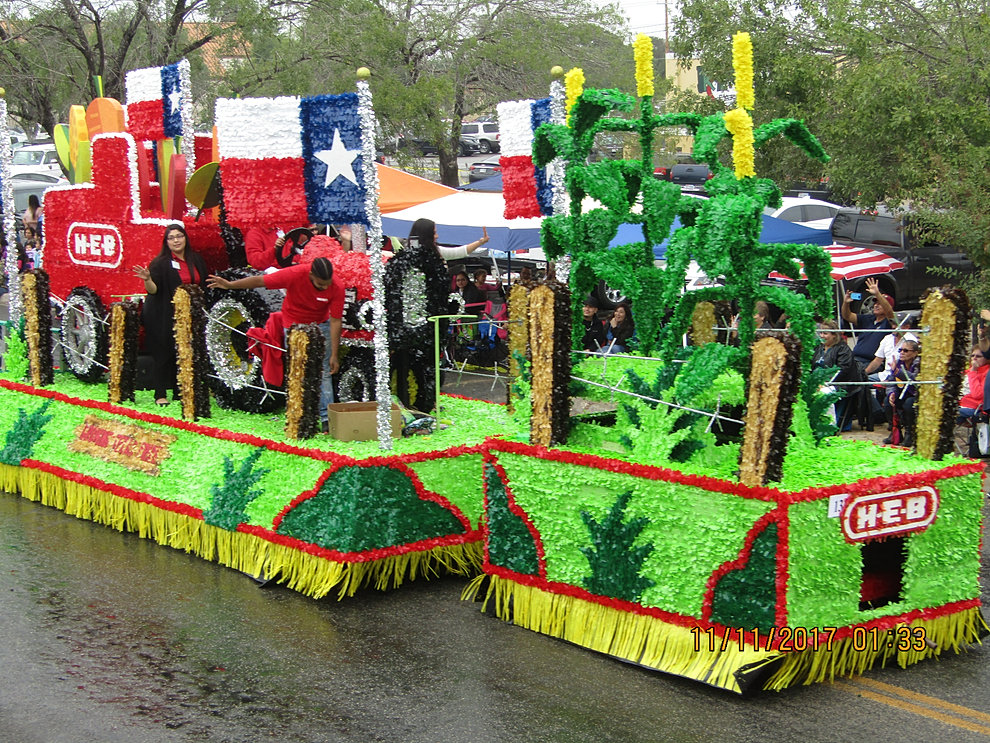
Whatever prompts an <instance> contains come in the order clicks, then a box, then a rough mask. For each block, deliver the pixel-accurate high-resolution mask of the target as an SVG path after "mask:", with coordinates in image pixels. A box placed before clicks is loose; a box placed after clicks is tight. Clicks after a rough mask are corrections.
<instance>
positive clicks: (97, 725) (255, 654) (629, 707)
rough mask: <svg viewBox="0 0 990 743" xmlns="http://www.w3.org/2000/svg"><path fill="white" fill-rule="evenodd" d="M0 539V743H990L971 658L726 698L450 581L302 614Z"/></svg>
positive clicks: (5, 529) (234, 580)
mask: <svg viewBox="0 0 990 743" xmlns="http://www.w3.org/2000/svg"><path fill="white" fill-rule="evenodd" d="M451 381H453V380H451ZM488 385H490V382H488V381H486V380H475V381H474V382H473V383H470V384H469V383H468V382H467V379H466V378H465V379H464V380H462V383H461V387H460V389H459V391H461V392H467V393H471V392H481V391H483V390H484V388H486V387H487V386H488ZM471 387H473V388H474V389H471ZM496 394H497V393H496ZM0 524H2V527H0V576H2V578H3V579H2V581H0V672H2V673H0V743H118V742H120V743H157V742H158V741H175V742H177V743H186V742H189V741H210V742H211V743H212V742H216V743H255V742H256V741H267V740H271V741H281V742H285V743H297V742H298V743H324V742H326V743H331V742H332V743H337V742H341V743H351V742H353V743H368V742H370V741H389V742H392V741H402V742H409V743H432V742H447V741H450V742H453V743H461V742H464V743H467V742H474V741H478V742H485V743H488V742H493V743H494V742H505V743H509V742H511V743H527V742H530V741H532V742H539V743H544V742H547V743H558V742H559V743H583V742H585V741H587V742H588V743H591V742H596V743H600V742H602V741H615V742H616V743H639V742H643V743H649V742H653V741H677V742H678V743H681V742H684V743H688V742H694V741H698V742H701V741H740V742H745V743H749V742H753V743H755V742H757V741H766V740H774V741H784V742H786V741H802V742H803V743H805V742H811V741H821V742H826V741H828V742H831V741H834V742H836V743H848V742H849V741H857V743H860V742H861V743H870V742H871V741H876V742H877V743H880V742H885V741H893V740H897V741H902V742H903V743H922V742H928V741H959V742H961V743H969V742H971V741H973V742H975V741H984V742H985V741H988V740H990V699H988V698H987V693H986V690H987V689H988V688H990V670H988V669H990V665H988V660H990V649H988V648H986V647H982V648H976V649H974V650H973V651H971V652H969V653H966V654H964V655H961V656H956V655H951V654H950V655H947V656H946V657H944V658H943V659H942V660H940V661H938V662H934V661H928V662H925V663H922V664H920V665H917V666H914V667H912V668H909V669H907V670H900V669H889V670H877V671H874V672H871V673H870V674H868V677H867V678H866V679H860V680H854V681H851V682H850V681H843V682H841V683H837V684H832V685H826V684H819V685H816V686H813V687H807V688H799V689H790V690H787V691H784V692H781V693H764V694H761V695H759V696H756V697H753V698H740V697H737V696H735V695H732V694H728V693H726V692H723V691H719V690H716V689H711V688H709V687H706V686H703V685H701V684H699V683H696V682H692V681H688V680H685V679H680V678H676V677H672V676H666V675H663V674H659V673H655V672H652V671H647V670H644V669H640V668H637V667H634V666H631V665H628V664H624V663H621V662H618V661H615V660H612V659H609V658H606V657H603V656H600V655H597V654H595V653H592V652H589V651H586V650H583V649H581V648H577V647H574V646H571V645H568V644H566V643H563V642H561V641H557V640H553V639H550V638H547V637H544V636H541V635H537V634H535V633H532V632H529V631H527V630H524V629H520V628H517V627H513V626H511V625H508V624H506V623H503V622H501V621H499V620H497V619H495V618H493V617H491V616H487V615H485V614H482V613H481V612H480V611H479V605H477V604H470V603H467V602H464V601H461V600H460V593H461V590H462V588H463V587H464V584H465V582H464V580H463V579H459V578H446V579H442V580H434V581H430V582H423V581H420V582H416V583H409V584H406V585H405V586H403V587H402V588H401V589H399V590H396V591H392V592H389V593H378V592H374V591H363V592H361V593H359V595H358V596H356V597H355V598H352V599H345V600H344V601H341V602H338V601H336V600H335V599H333V598H327V599H324V600H321V601H314V600H312V599H309V598H306V597H304V596H302V595H299V594H296V593H293V592H291V591H289V590H287V589H284V588H281V587H278V586H268V587H259V586H258V585H257V584H256V583H255V582H254V581H253V580H251V579H250V578H248V577H246V576H244V575H242V574H240V573H238V572H236V571H233V570H230V569H227V568H224V567H221V566H218V565H216V564H213V563H209V562H205V561H203V560H201V559H199V558H197V557H193V556H190V555H186V554H184V553H182V552H179V551H176V550H172V549H168V548H165V547H160V546H158V545H157V544H155V543H153V542H151V541H148V540H143V539H140V538H138V537H137V536H135V535H131V534H120V533H118V532H115V531H113V530H111V529H109V528H107V527H104V526H99V525H96V524H92V523H90V522H86V521H80V520H77V519H75V518H72V517H71V516H68V515H66V514H64V513H62V512H60V511H57V510H55V509H51V508H47V507H45V506H42V505H39V504H36V503H31V502H28V501H26V500H23V499H21V498H20V497H17V496H14V495H8V494H4V493H0ZM986 551H987V547H986V544H984V558H986V557H987V555H986ZM984 562H985V564H986V560H985V561H984ZM988 577H990V576H988V574H987V568H986V567H984V569H983V585H984V586H987V585H990V580H988ZM984 598H987V592H986V590H985V591H984ZM948 705H956V706H955V707H952V706H948Z"/></svg>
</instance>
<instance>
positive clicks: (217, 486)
mask: <svg viewBox="0 0 990 743" xmlns="http://www.w3.org/2000/svg"><path fill="white" fill-rule="evenodd" d="M264 453H265V447H263V446H259V447H258V448H257V449H255V450H254V451H253V452H251V453H250V454H248V455H247V456H246V457H244V461H243V462H241V465H240V467H238V468H237V469H236V470H235V469H234V462H233V461H232V460H231V458H230V457H224V458H223V479H222V480H221V481H220V482H219V483H214V485H213V486H212V487H211V488H210V491H211V493H212V494H213V498H212V500H211V501H210V507H209V508H208V509H206V510H205V511H203V520H204V521H205V522H206V523H207V524H212V525H213V526H219V527H220V528H221V529H227V530H229V531H234V530H235V529H237V525H238V524H241V523H243V522H245V521H247V520H248V517H247V513H246V510H245V509H246V508H247V506H248V504H249V503H250V502H251V501H253V500H254V499H255V498H257V497H258V496H259V495H261V494H262V492H263V491H262V490H261V488H257V487H255V486H256V485H257V484H258V481H259V480H260V479H261V478H262V477H264V476H265V475H267V474H268V472H269V471H268V470H267V469H265V468H264V467H258V468H257V469H256V468H255V465H256V464H257V463H258V459H259V458H260V457H261V455H262V454H264Z"/></svg>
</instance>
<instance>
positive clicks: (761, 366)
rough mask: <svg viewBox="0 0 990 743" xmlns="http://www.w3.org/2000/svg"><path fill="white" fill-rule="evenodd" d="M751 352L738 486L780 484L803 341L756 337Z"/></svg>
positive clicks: (778, 336)
mask: <svg viewBox="0 0 990 743" xmlns="http://www.w3.org/2000/svg"><path fill="white" fill-rule="evenodd" d="M751 351H752V360H753V361H752V366H751V367H750V374H749V394H748V396H747V402H746V419H745V426H746V427H745V429H744V432H743V443H742V448H741V449H740V451H739V482H741V483H742V484H743V485H749V486H751V487H758V486H760V485H766V484H767V483H770V482H777V481H779V480H780V478H781V476H782V474H783V468H784V455H785V454H786V453H787V439H788V436H789V435H790V430H791V417H792V414H793V408H794V399H795V398H796V397H797V393H798V388H799V385H800V382H801V342H800V341H799V340H798V339H797V338H796V337H794V336H793V335H790V334H786V333H779V334H776V335H769V334H768V335H759V334H758V335H757V338H756V340H755V341H754V342H753V345H752V346H751Z"/></svg>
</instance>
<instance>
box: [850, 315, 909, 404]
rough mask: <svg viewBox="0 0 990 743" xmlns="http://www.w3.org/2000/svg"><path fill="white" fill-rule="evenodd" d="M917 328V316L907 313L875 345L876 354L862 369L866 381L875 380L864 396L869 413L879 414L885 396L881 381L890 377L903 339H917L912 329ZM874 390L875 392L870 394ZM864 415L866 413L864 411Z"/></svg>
mask: <svg viewBox="0 0 990 743" xmlns="http://www.w3.org/2000/svg"><path fill="white" fill-rule="evenodd" d="M917 329H918V316H917V315H908V316H907V317H905V318H904V320H903V321H901V323H900V324H899V325H898V326H897V327H896V328H894V331H893V332H892V333H889V334H887V335H885V336H884V337H883V339H882V340H881V341H880V345H879V346H878V347H877V351H876V355H874V357H873V359H872V360H871V361H870V363H869V364H867V365H866V367H865V368H864V369H863V373H864V374H865V375H866V381H868V382H875V383H876V389H875V390H874V388H870V390H871V393H870V394H868V395H867V396H866V402H868V403H869V405H870V410H871V414H873V415H879V414H880V413H881V412H882V410H883V398H884V396H885V394H886V393H885V392H884V387H883V383H884V382H886V381H887V380H888V379H890V377H891V375H892V374H893V369H894V364H895V363H896V362H897V359H898V357H899V355H900V350H901V345H902V344H903V343H904V341H906V340H908V341H917V340H918V336H916V335H915V334H914V333H913V332H911V331H913V330H917ZM873 391H875V392H876V394H872V392H873ZM864 415H866V413H865V411H864Z"/></svg>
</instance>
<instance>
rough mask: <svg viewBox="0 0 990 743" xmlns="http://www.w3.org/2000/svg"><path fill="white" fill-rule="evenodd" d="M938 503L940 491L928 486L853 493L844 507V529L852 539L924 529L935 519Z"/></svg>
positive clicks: (846, 534) (862, 539)
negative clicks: (867, 493) (888, 491)
mask: <svg viewBox="0 0 990 743" xmlns="http://www.w3.org/2000/svg"><path fill="white" fill-rule="evenodd" d="M938 502H939V501H938V491H937V490H935V488H931V487H927V486H926V487H922V488H911V489H909V490H898V491H896V492H893V493H873V494H870V495H854V496H851V497H850V498H849V500H847V501H846V504H845V506H844V507H843V509H842V532H843V534H845V536H846V539H848V540H849V541H850V542H862V541H865V540H867V539H876V538H878V537H886V536H890V535H893V534H904V533H907V532H915V531H921V530H922V529H924V528H926V527H927V526H928V525H929V524H931V523H932V522H933V521H934V520H935V515H936V514H937V513H938Z"/></svg>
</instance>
